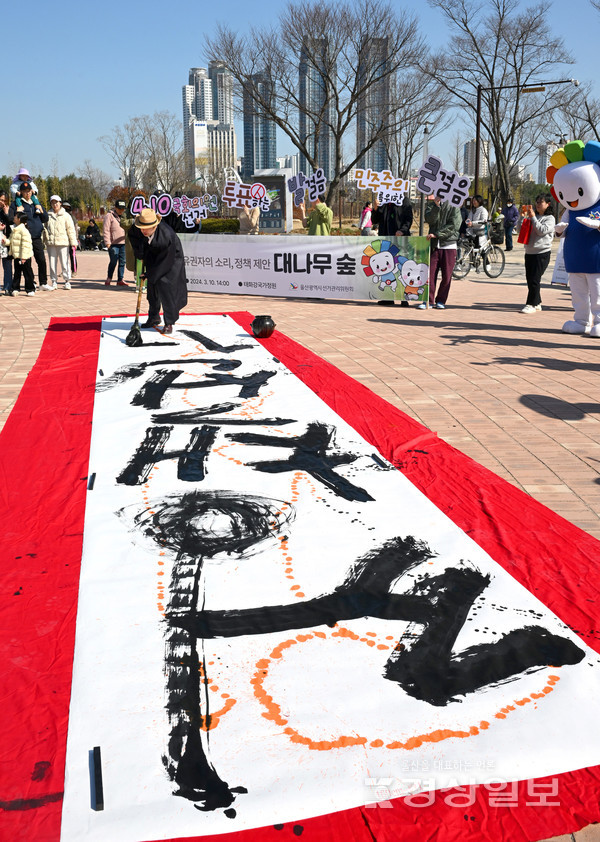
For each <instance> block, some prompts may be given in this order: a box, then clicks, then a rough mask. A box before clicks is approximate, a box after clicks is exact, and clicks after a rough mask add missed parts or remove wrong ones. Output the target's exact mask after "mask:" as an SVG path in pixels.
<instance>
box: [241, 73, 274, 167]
mask: <svg viewBox="0 0 600 842" xmlns="http://www.w3.org/2000/svg"><path fill="white" fill-rule="evenodd" d="M249 84H250V85H251V86H252V87H253V88H254V91H255V93H256V95H257V96H259V97H260V98H261V99H262V100H263V101H268V100H270V99H271V97H272V95H273V80H272V79H270V78H269V77H268V76H266V75H265V74H263V73H256V74H255V75H254V76H251V77H250V79H249ZM276 128H277V127H276V125H275V123H274V122H273V120H269V119H268V117H267V116H266V114H265V113H264V111H263V110H262V109H261V108H260V106H258V105H257V104H256V102H255V100H254V99H253V97H252V95H251V91H250V90H248V89H245V90H244V162H243V165H242V179H243V180H244V181H247V180H248V179H250V178H252V176H253V175H254V172H255V171H256V170H270V169H274V168H275V167H276V166H277V137H276Z"/></svg>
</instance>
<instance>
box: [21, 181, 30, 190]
mask: <svg viewBox="0 0 600 842" xmlns="http://www.w3.org/2000/svg"><path fill="white" fill-rule="evenodd" d="M20 189H21V190H33V187H32V186H31V182H29V181H24V182H23V183H22V184H21V188H20Z"/></svg>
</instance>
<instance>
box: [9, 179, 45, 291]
mask: <svg viewBox="0 0 600 842" xmlns="http://www.w3.org/2000/svg"><path fill="white" fill-rule="evenodd" d="M17 202H19V207H18V208H17ZM10 209H11V211H12V212H13V214H15V213H17V211H18V212H20V213H24V214H26V215H27V229H28V231H29V233H30V234H31V242H32V246H33V256H34V258H35V262H36V263H37V270H38V283H39V285H40V286H43V285H44V284H47V283H48V269H47V267H46V255H45V253H44V244H43V242H42V234H43V233H44V225H45V224H46V223H47V222H48V214H47V213H46V211H45V210H44V208H43V207H42V205H41V204H40V202H39V199H38V198H37V196H34V195H33V189H32V187H31V184H30V183H29V181H23V182H22V184H21V189H20V195H17V197H16V198H15V200H14V201H13V202H11V205H10ZM13 257H14V255H13Z"/></svg>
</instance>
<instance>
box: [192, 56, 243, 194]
mask: <svg viewBox="0 0 600 842" xmlns="http://www.w3.org/2000/svg"><path fill="white" fill-rule="evenodd" d="M182 100H183V142H184V144H183V145H184V151H185V159H186V166H187V173H188V178H190V179H191V180H193V179H201V178H205V179H206V178H207V176H208V175H209V174H211V173H215V172H217V171H220V170H222V169H224V168H225V167H234V166H235V164H236V160H237V143H236V136H235V128H234V125H233V82H232V78H231V74H230V73H229V71H228V70H227V69H226V67H225V65H224V64H223V62H221V61H211V62H210V64H209V65H208V70H207V69H206V68H205V67H192V68H191V69H190V72H189V78H188V84H187V85H184V86H183V91H182Z"/></svg>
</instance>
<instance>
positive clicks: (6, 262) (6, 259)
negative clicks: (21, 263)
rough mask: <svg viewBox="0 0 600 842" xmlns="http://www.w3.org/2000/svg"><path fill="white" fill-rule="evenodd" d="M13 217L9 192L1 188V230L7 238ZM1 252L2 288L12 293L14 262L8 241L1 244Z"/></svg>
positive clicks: (8, 237)
mask: <svg viewBox="0 0 600 842" xmlns="http://www.w3.org/2000/svg"><path fill="white" fill-rule="evenodd" d="M13 218H14V214H13V213H12V211H11V210H10V201H9V198H8V193H7V192H6V191H5V190H0V232H1V233H2V234H3V235H4V237H5V238H6V239H7V240H10V232H11V230H12V223H13ZM0 254H1V255H2V276H3V281H2V289H3V291H4V294H5V295H10V291H11V290H12V270H13V262H12V257H11V256H10V250H9V246H8V245H7V244H6V242H5V243H4V246H0Z"/></svg>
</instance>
